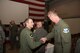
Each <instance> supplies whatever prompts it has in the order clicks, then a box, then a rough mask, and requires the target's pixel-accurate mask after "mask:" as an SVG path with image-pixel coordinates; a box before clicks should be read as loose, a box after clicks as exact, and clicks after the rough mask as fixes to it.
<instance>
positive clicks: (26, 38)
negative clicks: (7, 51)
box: [20, 28, 41, 53]
mask: <svg viewBox="0 0 80 53" xmlns="http://www.w3.org/2000/svg"><path fill="white" fill-rule="evenodd" d="M40 45H41V43H40V42H35V41H34V38H33V35H32V32H31V30H29V29H28V28H24V29H23V30H22V32H21V34H20V53H32V49H35V48H36V47H38V46H40Z"/></svg>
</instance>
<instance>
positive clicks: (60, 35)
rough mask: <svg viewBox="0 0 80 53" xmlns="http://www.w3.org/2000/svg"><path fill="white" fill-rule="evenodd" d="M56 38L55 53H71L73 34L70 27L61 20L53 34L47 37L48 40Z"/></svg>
mask: <svg viewBox="0 0 80 53" xmlns="http://www.w3.org/2000/svg"><path fill="white" fill-rule="evenodd" d="M51 38H54V45H55V47H54V52H55V53H70V49H71V34H70V29H69V26H68V25H67V24H66V23H65V22H64V21H63V20H62V19H61V20H60V21H59V22H58V23H57V24H55V26H54V28H53V30H52V31H51V33H49V34H48V35H47V39H51Z"/></svg>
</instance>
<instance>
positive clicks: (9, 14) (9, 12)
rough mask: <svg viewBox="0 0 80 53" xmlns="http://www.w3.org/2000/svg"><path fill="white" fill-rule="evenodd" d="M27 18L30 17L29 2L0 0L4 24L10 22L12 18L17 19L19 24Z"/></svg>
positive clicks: (1, 16) (0, 14) (0, 16)
mask: <svg viewBox="0 0 80 53" xmlns="http://www.w3.org/2000/svg"><path fill="white" fill-rule="evenodd" d="M26 18H28V5H27V4H22V3H17V2H13V1H10V0H0V19H1V20H2V23H3V24H9V22H10V20H15V22H16V23H17V24H19V23H20V22H22V21H23V20H24V19H26Z"/></svg>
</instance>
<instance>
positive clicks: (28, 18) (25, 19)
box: [24, 18, 32, 23]
mask: <svg viewBox="0 0 80 53" xmlns="http://www.w3.org/2000/svg"><path fill="white" fill-rule="evenodd" d="M29 19H32V18H26V19H25V20H24V23H25V22H26V21H28V20H29Z"/></svg>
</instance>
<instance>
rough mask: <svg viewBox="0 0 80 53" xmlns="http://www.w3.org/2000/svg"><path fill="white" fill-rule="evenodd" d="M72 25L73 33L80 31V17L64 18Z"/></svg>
mask: <svg viewBox="0 0 80 53" xmlns="http://www.w3.org/2000/svg"><path fill="white" fill-rule="evenodd" d="M64 21H65V22H67V24H68V25H69V27H70V30H71V34H77V33H80V18H72V19H64Z"/></svg>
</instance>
